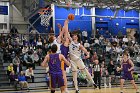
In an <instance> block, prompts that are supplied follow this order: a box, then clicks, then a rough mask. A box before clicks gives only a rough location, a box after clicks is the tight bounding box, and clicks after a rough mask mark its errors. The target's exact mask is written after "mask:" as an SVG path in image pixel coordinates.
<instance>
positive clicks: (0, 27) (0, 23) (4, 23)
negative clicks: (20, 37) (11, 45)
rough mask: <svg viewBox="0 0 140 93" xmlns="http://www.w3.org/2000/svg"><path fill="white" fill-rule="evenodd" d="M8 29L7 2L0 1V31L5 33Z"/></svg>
mask: <svg viewBox="0 0 140 93" xmlns="http://www.w3.org/2000/svg"><path fill="white" fill-rule="evenodd" d="M8 29H9V3H8V2H0V33H3V32H4V33H7V32H8Z"/></svg>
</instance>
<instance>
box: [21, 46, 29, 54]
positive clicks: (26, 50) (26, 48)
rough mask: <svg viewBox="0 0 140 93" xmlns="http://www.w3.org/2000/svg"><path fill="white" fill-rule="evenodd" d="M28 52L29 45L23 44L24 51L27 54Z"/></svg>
mask: <svg viewBox="0 0 140 93" xmlns="http://www.w3.org/2000/svg"><path fill="white" fill-rule="evenodd" d="M27 52H28V47H27V46H23V49H22V53H23V54H25V53H27Z"/></svg>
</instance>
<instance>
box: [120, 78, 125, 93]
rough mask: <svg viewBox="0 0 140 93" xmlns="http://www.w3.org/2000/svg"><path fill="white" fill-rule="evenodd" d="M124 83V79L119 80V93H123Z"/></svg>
mask: <svg viewBox="0 0 140 93" xmlns="http://www.w3.org/2000/svg"><path fill="white" fill-rule="evenodd" d="M124 81H125V79H121V80H120V89H121V93H123V85H124Z"/></svg>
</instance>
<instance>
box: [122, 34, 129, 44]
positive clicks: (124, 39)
mask: <svg viewBox="0 0 140 93" xmlns="http://www.w3.org/2000/svg"><path fill="white" fill-rule="evenodd" d="M123 42H124V43H125V44H126V45H128V38H127V37H126V36H124V38H123Z"/></svg>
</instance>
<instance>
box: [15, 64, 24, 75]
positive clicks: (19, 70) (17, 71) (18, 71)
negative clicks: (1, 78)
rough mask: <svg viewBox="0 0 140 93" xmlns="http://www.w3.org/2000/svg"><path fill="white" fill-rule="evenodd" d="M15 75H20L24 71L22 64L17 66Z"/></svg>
mask: <svg viewBox="0 0 140 93" xmlns="http://www.w3.org/2000/svg"><path fill="white" fill-rule="evenodd" d="M14 71H15V74H17V75H18V74H20V72H21V71H22V66H21V65H20V63H17V64H16V67H15V68H14Z"/></svg>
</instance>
